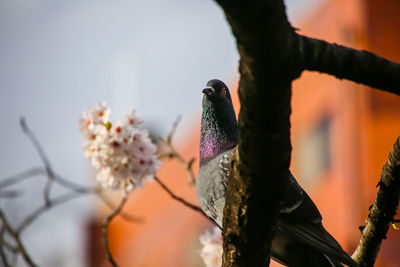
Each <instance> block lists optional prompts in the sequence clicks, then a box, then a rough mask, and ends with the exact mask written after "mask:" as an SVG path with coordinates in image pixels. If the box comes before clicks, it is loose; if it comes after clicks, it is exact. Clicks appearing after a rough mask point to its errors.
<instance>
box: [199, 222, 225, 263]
mask: <svg viewBox="0 0 400 267" xmlns="http://www.w3.org/2000/svg"><path fill="white" fill-rule="evenodd" d="M200 243H201V244H202V245H203V248H202V249H201V252H200V256H201V257H202V258H203V261H204V263H205V264H206V266H207V267H221V265H222V236H221V230H220V229H219V228H218V227H215V228H214V230H213V231H210V230H207V231H206V232H205V233H204V234H203V235H201V236H200Z"/></svg>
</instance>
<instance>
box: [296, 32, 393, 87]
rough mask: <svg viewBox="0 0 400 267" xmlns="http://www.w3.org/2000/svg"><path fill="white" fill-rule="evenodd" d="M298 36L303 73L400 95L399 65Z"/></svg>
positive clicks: (347, 48)
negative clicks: (333, 77) (306, 71)
mask: <svg viewBox="0 0 400 267" xmlns="http://www.w3.org/2000/svg"><path fill="white" fill-rule="evenodd" d="M298 36H299V39H300V42H299V44H300V46H299V47H300V53H301V55H302V59H301V64H302V65H303V68H304V69H306V70H311V71H319V72H323V73H327V74H331V75H333V76H335V77H337V78H339V79H347V80H350V81H354V82H356V83H362V84H364V85H368V86H371V87H374V88H377V89H381V90H384V91H387V92H391V93H394V94H396V95H400V64H398V63H396V62H393V61H390V60H387V59H385V58H382V57H379V56H377V55H375V54H373V53H371V52H368V51H364V50H357V49H353V48H349V47H345V46H342V45H338V44H332V43H328V42H326V41H323V40H318V39H313V38H310V37H306V36H302V35H298Z"/></svg>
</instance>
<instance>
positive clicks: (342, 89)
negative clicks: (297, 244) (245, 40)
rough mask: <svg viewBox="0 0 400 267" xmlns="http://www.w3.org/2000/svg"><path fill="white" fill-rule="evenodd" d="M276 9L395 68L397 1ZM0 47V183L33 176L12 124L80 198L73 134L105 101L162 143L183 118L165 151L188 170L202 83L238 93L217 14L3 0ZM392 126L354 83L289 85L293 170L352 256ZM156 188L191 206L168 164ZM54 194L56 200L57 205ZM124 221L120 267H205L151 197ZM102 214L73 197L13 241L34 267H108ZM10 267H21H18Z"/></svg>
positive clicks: (123, 3) (89, 177)
mask: <svg viewBox="0 0 400 267" xmlns="http://www.w3.org/2000/svg"><path fill="white" fill-rule="evenodd" d="M286 4H287V11H288V14H289V18H290V21H291V23H292V24H293V25H294V26H295V27H296V28H299V32H300V33H301V34H305V35H309V36H312V37H316V38H320V39H325V40H327V41H330V42H337V43H340V44H345V45H349V46H352V47H356V48H359V49H367V50H371V51H373V52H375V53H377V54H379V55H382V56H384V57H387V58H389V59H391V60H394V61H400V49H399V47H400V34H399V29H400V17H399V16H398V14H399V13H400V2H398V1H396V0H381V1H378V0H354V1H346V0H307V1H306V0H287V1H286ZM0 36H1V37H0V40H1V42H0V90H1V91H0V92H1V97H0V125H1V126H2V127H1V138H0V147H1V148H2V150H1V151H2V153H1V154H0V181H1V179H5V178H7V177H9V176H12V175H13V174H16V173H18V172H20V171H23V170H25V169H28V168H30V167H35V166H41V165H42V163H41V161H40V158H39V157H38V155H37V152H36V151H35V149H34V148H33V147H32V145H31V144H30V142H29V140H28V139H27V138H26V137H25V136H24V135H23V133H22V131H21V129H20V127H19V124H18V120H19V118H20V117H21V116H24V117H25V118H26V120H27V123H28V124H29V125H30V127H31V128H32V130H33V131H34V132H35V134H36V135H37V137H38V139H39V140H40V141H41V143H42V145H43V148H44V150H45V151H46V152H47V154H48V156H49V158H50V160H51V163H52V166H53V168H54V169H55V171H56V172H58V173H60V174H62V175H63V176H64V177H66V178H68V179H69V180H71V181H74V182H77V183H80V184H84V185H90V184H93V183H94V173H93V170H92V167H91V166H90V162H89V161H88V160H87V159H86V158H85V157H84V155H83V153H82V149H81V146H82V142H83V139H82V137H81V136H80V133H79V129H78V118H79V116H81V114H82V111H83V110H85V109H87V108H88V107H90V106H93V105H95V104H96V103H97V102H99V101H102V100H105V101H107V103H108V104H109V105H110V107H111V109H112V116H111V117H112V119H113V120H118V119H120V118H122V116H123V114H124V113H125V112H127V111H128V110H130V109H132V108H133V109H136V110H137V111H138V112H139V114H140V115H141V116H142V117H143V118H144V119H145V123H144V126H145V127H147V128H149V129H150V130H151V133H152V135H153V136H154V137H155V138H157V137H159V136H166V135H167V134H168V132H169V130H170V128H171V126H172V123H173V122H174V121H175V119H176V118H177V116H178V115H182V122H181V123H180V125H179V127H178V130H177V133H176V135H175V138H174V143H175V145H176V146H177V147H178V148H179V151H181V153H182V155H184V156H185V157H186V158H187V159H190V158H191V157H198V147H199V144H198V143H199V126H200V105H201V97H202V95H201V90H202V88H203V87H204V85H205V83H206V82H207V81H208V80H209V79H212V78H219V79H222V80H224V81H226V82H227V84H228V85H229V86H230V88H231V90H236V89H237V88H236V87H237V80H238V76H237V65H238V60H239V57H238V53H237V50H236V47H235V41H234V39H233V37H232V35H231V32H230V29H229V27H228V25H227V23H226V21H225V18H224V16H223V13H222V11H221V10H220V8H219V7H218V6H217V5H216V4H215V3H214V2H213V1H200V2H199V1H194V0H191V1H183V0H170V1H160V0H147V1H128V0H120V1H104V0H98V1H77V0H72V1H60V0H58V1H54V0H13V1H8V0H0ZM354 67H357V66H354ZM233 95H234V96H235V103H236V104H235V106H236V110H237V111H238V110H239V105H238V101H237V95H236V94H235V93H233ZM399 114H400V100H399V98H398V97H396V96H393V95H390V94H387V93H383V92H380V91H377V90H372V89H370V88H365V87H363V86H359V85H357V84H354V83H351V82H347V81H340V80H337V79H335V78H333V77H330V76H327V75H321V74H317V73H303V75H302V76H301V78H299V79H298V80H296V81H295V82H294V89H293V115H292V119H293V128H292V136H293V148H294V149H293V159H292V170H293V172H294V174H295V176H296V177H298V180H299V182H300V183H301V184H302V185H303V187H304V188H305V189H306V190H307V191H308V192H309V194H310V195H311V197H312V198H313V200H314V201H315V202H316V203H317V205H318V207H319V209H320V211H321V213H322V215H323V217H324V220H323V222H324V225H325V227H326V228H327V229H328V230H329V231H330V232H331V233H332V234H333V235H334V236H335V237H336V238H337V239H338V240H339V241H340V243H341V244H342V245H343V247H344V248H345V249H346V250H347V251H348V252H349V253H350V254H351V253H352V252H353V250H354V248H355V247H356V246H357V244H358V239H359V236H360V232H359V230H358V226H360V225H362V224H363V223H364V221H365V218H366V216H367V214H368V207H369V205H371V204H373V201H374V198H375V195H376V188H375V186H376V184H377V181H378V179H379V177H380V171H381V168H382V166H383V165H384V163H385V162H386V159H387V155H388V153H389V152H390V150H391V147H392V145H393V143H394V141H395V140H396V138H397V136H398V135H400V116H399ZM197 165H198V161H196V162H195V164H194V166H195V169H197ZM159 176H160V178H161V179H162V180H163V181H164V182H165V183H166V184H167V185H168V186H170V187H171V188H172V189H173V190H174V192H175V193H176V194H178V195H180V196H183V197H185V198H186V199H187V200H189V201H191V202H192V203H197V201H196V197H195V193H194V190H193V189H192V188H190V187H189V186H188V183H187V178H186V173H185V171H184V170H183V169H182V167H181V166H180V165H179V164H178V163H176V162H173V161H165V162H164V164H163V167H162V169H161V170H160V174H159ZM44 185H45V178H43V177H35V178H32V179H29V180H27V181H25V182H23V183H22V184H18V185H17V186H16V187H13V189H16V190H18V192H20V193H21V194H22V196H21V197H19V198H17V199H6V198H0V206H1V207H2V208H3V209H5V211H6V213H7V216H8V217H9V220H10V221H11V222H12V223H14V224H17V223H18V222H20V221H21V220H22V219H23V218H24V217H25V216H26V215H27V214H28V213H29V212H30V211H32V210H33V209H34V208H36V207H39V206H40V205H43V197H42V194H43V187H44ZM62 190H63V189H62V188H55V192H54V195H57V194H59V193H61V192H62ZM125 211H126V212H128V213H130V214H133V215H136V216H140V217H141V218H143V219H144V222H143V223H140V224H139V223H135V224H132V223H129V222H126V221H124V220H122V219H120V218H116V219H115V221H113V223H112V224H111V229H110V245H111V250H112V252H113V254H114V255H115V256H116V258H117V261H118V262H119V263H120V266H146V267H147V266H204V264H203V262H202V260H201V259H200V256H199V250H200V243H199V240H198V237H199V235H200V234H201V233H203V232H204V230H205V229H207V228H209V227H211V225H210V223H209V222H208V221H207V220H205V219H204V218H203V217H201V216H199V215H198V214H196V213H194V212H193V211H192V210H189V209H187V208H185V207H184V206H182V204H180V203H178V202H176V201H174V200H172V199H171V198H170V197H169V196H168V195H167V194H166V193H165V191H163V190H162V189H160V187H159V185H157V184H155V183H147V184H145V187H144V189H139V190H136V191H135V192H134V193H133V194H132V195H131V196H130V198H129V202H128V203H127V206H126V207H125ZM108 213H110V210H109V209H107V207H105V206H104V205H102V204H101V203H99V202H98V201H96V199H95V198H93V197H90V196H88V197H83V198H81V199H78V200H74V201H73V202H69V203H67V204H65V205H62V206H60V207H57V208H55V209H53V210H52V211H50V212H49V213H47V214H45V215H43V216H42V217H40V218H39V220H37V221H36V222H35V223H34V224H33V225H32V226H31V227H30V228H28V229H27V230H26V231H25V232H24V233H23V235H22V239H23V241H24V242H25V244H26V246H27V250H28V252H29V253H30V254H31V255H32V256H33V258H34V260H35V261H36V262H37V263H38V264H39V265H40V266H61V267H63V266H65V267H67V266H74V267H79V266H96V267H97V266H109V265H108V263H107V262H106V261H105V257H104V253H103V247H102V245H101V240H100V225H101V223H102V221H103V219H104V217H105V216H106V215H107V214H108ZM399 245H400V233H398V232H395V231H394V230H393V229H390V230H389V233H388V239H387V240H385V241H384V242H383V246H382V249H381V253H380V254H379V257H378V263H377V266H399V264H400V255H399V254H398V253H397V250H398V246H399ZM17 266H25V264H24V263H23V260H22V259H19V261H18V264H17ZM276 266H277V264H276Z"/></svg>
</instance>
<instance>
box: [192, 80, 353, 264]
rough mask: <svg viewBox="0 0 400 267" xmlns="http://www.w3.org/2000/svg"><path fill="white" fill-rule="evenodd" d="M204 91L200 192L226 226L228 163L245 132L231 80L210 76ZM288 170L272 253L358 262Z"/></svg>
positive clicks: (291, 258)
mask: <svg viewBox="0 0 400 267" xmlns="http://www.w3.org/2000/svg"><path fill="white" fill-rule="evenodd" d="M203 94H204V95H203V100H202V116H201V136H200V166H199V171H198V174H197V179H196V193H197V199H198V201H199V204H200V206H201V208H202V210H203V211H204V213H205V214H206V215H207V216H208V217H210V218H211V219H212V220H213V221H214V222H215V223H216V224H217V225H218V227H219V228H221V229H222V218H223V210H224V205H225V192H226V186H227V180H228V177H229V174H228V171H229V167H228V166H229V161H230V158H231V157H232V156H233V154H234V152H235V149H237V144H238V134H239V132H238V126H237V120H236V115H235V110H234V108H233V105H232V99H231V96H230V93H229V89H228V87H227V86H226V85H225V83H223V82H222V81H220V80H217V79H214V80H210V81H208V82H207V85H206V87H205V88H204V89H203ZM288 175H289V179H288V180H289V182H288V183H287V184H286V185H285V188H284V190H285V197H284V199H283V200H282V202H281V203H280V213H279V219H278V223H277V230H276V233H275V236H274V239H273V241H272V245H271V256H272V258H273V259H274V260H275V261H277V262H279V263H281V264H283V265H286V266H343V265H342V264H345V265H347V266H350V267H356V266H358V264H357V263H356V262H355V261H354V260H353V259H352V258H351V257H350V256H349V255H348V254H347V253H346V252H345V251H344V250H343V249H342V247H341V246H340V245H339V243H338V242H337V241H336V240H335V238H333V237H332V236H331V235H330V234H329V233H328V232H327V231H326V230H325V228H324V227H323V225H322V223H321V221H322V217H321V214H320V212H319V211H318V208H317V207H316V205H315V204H314V202H313V201H312V200H311V198H310V197H309V196H308V195H307V193H306V192H305V191H304V190H303V188H302V187H301V186H300V185H299V184H298V183H297V181H296V179H295V178H294V176H293V175H292V174H291V172H290V171H288Z"/></svg>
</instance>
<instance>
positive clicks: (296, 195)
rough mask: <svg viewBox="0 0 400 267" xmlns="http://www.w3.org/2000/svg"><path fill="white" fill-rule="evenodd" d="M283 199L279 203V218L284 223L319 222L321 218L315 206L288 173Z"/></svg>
mask: <svg viewBox="0 0 400 267" xmlns="http://www.w3.org/2000/svg"><path fill="white" fill-rule="evenodd" d="M284 191H285V197H284V198H283V200H282V202H281V211H280V213H281V217H282V218H283V220H285V221H288V222H289V221H290V222H293V223H295V222H301V223H309V222H312V223H318V222H321V220H322V216H321V214H320V213H319V210H318V208H317V206H315V204H314V202H313V201H312V200H311V198H310V197H309V196H308V195H307V193H306V192H305V191H304V190H303V188H301V186H300V185H299V184H298V183H297V181H296V179H295V178H294V176H293V175H292V173H290V172H289V181H288V183H287V184H286V186H285V190H284Z"/></svg>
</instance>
